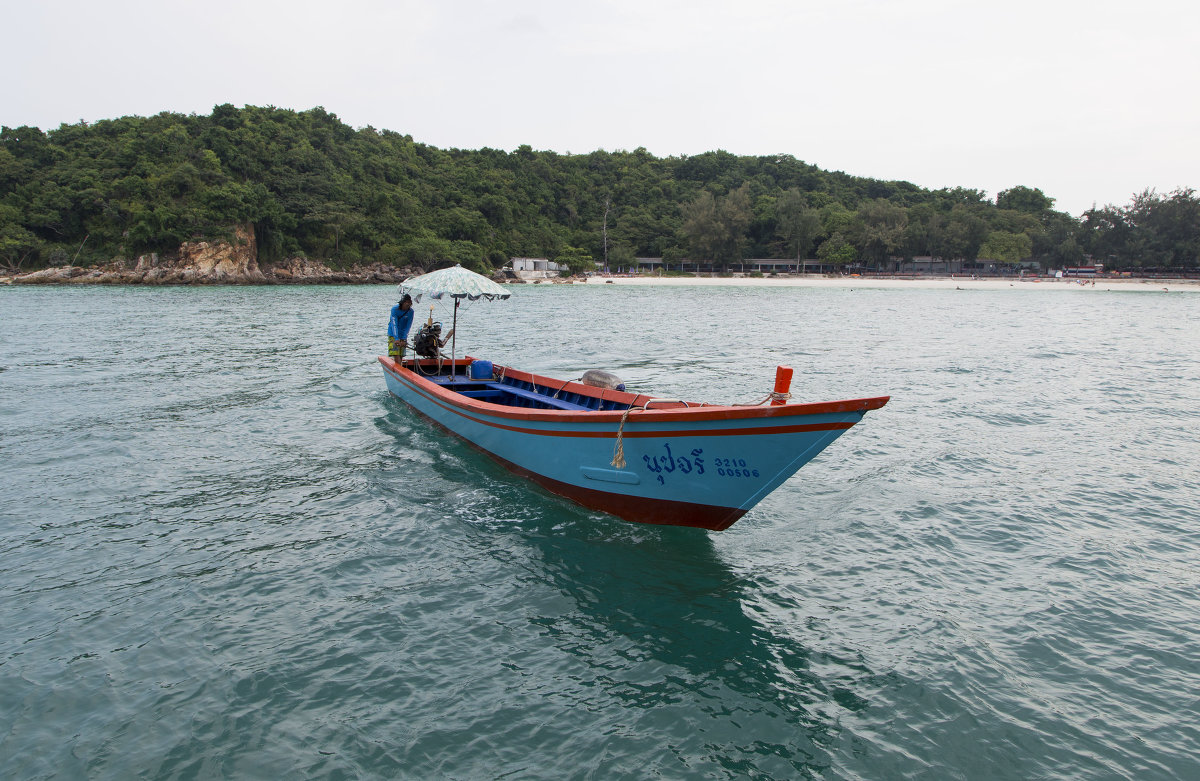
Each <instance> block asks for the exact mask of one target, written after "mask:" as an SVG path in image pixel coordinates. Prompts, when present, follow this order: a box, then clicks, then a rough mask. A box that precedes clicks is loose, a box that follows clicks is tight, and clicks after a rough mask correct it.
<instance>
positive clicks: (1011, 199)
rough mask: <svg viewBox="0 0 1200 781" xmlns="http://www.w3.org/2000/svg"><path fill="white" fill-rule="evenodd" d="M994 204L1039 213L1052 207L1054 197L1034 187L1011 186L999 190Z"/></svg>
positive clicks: (1014, 209) (1003, 207)
mask: <svg viewBox="0 0 1200 781" xmlns="http://www.w3.org/2000/svg"><path fill="white" fill-rule="evenodd" d="M996 206H997V207H998V208H1001V209H1012V210H1013V211H1018V212H1025V213H1026V214H1041V213H1042V212H1047V211H1050V210H1051V209H1052V208H1054V199H1053V198H1047V197H1046V194H1045V193H1043V192H1042V191H1041V190H1039V189H1037V188H1036V187H1020V186H1018V187H1013V188H1011V189H1008V190H1001V191H1000V192H999V193H998V194H997V195H996Z"/></svg>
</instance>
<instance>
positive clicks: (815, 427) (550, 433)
mask: <svg viewBox="0 0 1200 781" xmlns="http://www.w3.org/2000/svg"><path fill="white" fill-rule="evenodd" d="M392 375H393V376H395V377H396V379H397V380H399V381H400V382H405V383H406V384H407V385H408V387H409V388H411V389H412V390H413V391H414V392H415V393H419V394H421V395H422V396H424V397H425V398H426V399H428V400H429V401H430V402H432V403H434V404H436V405H438V406H439V407H441V408H442V409H444V410H446V411H447V412H452V413H454V414H455V415H458V416H459V417H463V418H466V419H467V420H470V421H473V422H475V423H479V424H481V425H484V426H491V427H492V428H498V429H502V430H504V431H515V432H517V433H519V434H536V435H538V436H544V437H572V438H576V439H597V438H598V439H612V438H613V437H615V436H616V435H617V430H616V429H615V428H614V429H613V430H612V431H560V430H556V429H542V428H524V427H521V426H508V425H505V424H503V423H497V422H495V421H493V420H487V419H484V418H478V417H475V416H474V415H469V414H467V413H466V412H464V411H463V410H462V409H460V408H459V406H458V405H457V404H449V403H445V402H444V401H443V399H442V398H440V397H439V396H435V395H433V394H431V393H428V392H427V391H425V390H424V389H423V388H418V387H417V386H415V385H413V384H412V383H409V382H406V380H405V378H404V377H401V376H399V375H397V374H396V373H395V372H392ZM468 401H469V399H468ZM487 414H489V415H490V414H492V413H491V412H490V411H489V412H488V413H487ZM593 414H594V413H593ZM620 416H621V415H620V413H617V416H616V419H612V420H610V421H609V422H611V423H618V422H619V420H620ZM576 417H579V416H576ZM558 420H561V418H560V419H557V420H556V421H555V422H558ZM584 420H586V421H587V422H589V423H593V422H596V420H595V418H584ZM636 422H638V423H642V422H646V419H645V418H644V417H641V416H640V415H639V418H638V420H637V421H636ZM853 426H854V424H853V423H846V422H835V423H793V424H791V425H788V426H755V427H753V428H728V429H720V428H716V429H655V430H651V431H646V430H637V429H628V430H626V431H624V432H622V436H625V437H629V438H631V439H634V438H638V437H692V436H709V437H724V436H741V435H745V434H796V433H799V432H802V431H839V430H844V429H848V428H851V427H853Z"/></svg>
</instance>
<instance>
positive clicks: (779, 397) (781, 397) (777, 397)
mask: <svg viewBox="0 0 1200 781" xmlns="http://www.w3.org/2000/svg"><path fill="white" fill-rule="evenodd" d="M791 397H792V394H790V393H778V392H776V391H771V392H770V393H768V394H767V396H766V398H764V399H763V400H762V401H751V402H742V403H739V404H734V405H733V406H735V407H757V406H759V405H762V404H766V403H767V402H768V401H787V400H788V399H790V398H791Z"/></svg>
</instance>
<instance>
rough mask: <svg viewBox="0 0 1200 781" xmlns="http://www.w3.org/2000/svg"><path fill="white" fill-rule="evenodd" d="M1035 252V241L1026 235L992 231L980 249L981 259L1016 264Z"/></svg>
mask: <svg viewBox="0 0 1200 781" xmlns="http://www.w3.org/2000/svg"><path fill="white" fill-rule="evenodd" d="M1032 252H1033V239H1031V238H1029V235H1028V234H1026V233H1006V232H1004V231H992V232H991V233H989V234H988V235H987V238H986V239H985V240H984V242H983V244H982V245H981V246H980V247H979V257H981V258H986V259H987V260H998V261H1000V262H1001V263H1010V264H1015V263H1019V262H1021V261H1022V260H1024V259H1026V258H1028V257H1029V256H1030V254H1031V253H1032Z"/></svg>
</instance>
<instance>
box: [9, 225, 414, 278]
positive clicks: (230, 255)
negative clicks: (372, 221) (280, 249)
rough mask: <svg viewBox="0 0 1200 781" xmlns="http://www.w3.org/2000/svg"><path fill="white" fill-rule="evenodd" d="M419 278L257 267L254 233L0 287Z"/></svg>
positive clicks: (312, 267) (289, 264) (378, 271)
mask: <svg viewBox="0 0 1200 781" xmlns="http://www.w3.org/2000/svg"><path fill="white" fill-rule="evenodd" d="M414 273H416V274H419V273H421V270H420V269H413V268H408V267H406V268H395V267H393V266H388V265H385V264H383V263H368V264H359V263H356V264H354V265H353V266H350V267H348V268H344V269H335V268H330V267H329V266H328V265H326V264H325V263H322V262H320V261H317V260H311V259H309V258H286V259H284V260H282V261H279V262H277V263H273V264H270V265H263V266H260V265H259V263H258V247H257V243H256V241H255V237H254V230H253V228H250V227H249V226H247V227H244V228H238V229H237V230H235V231H234V234H233V240H232V241H215V242H207V241H195V242H185V243H184V244H182V245H181V246H180V247H179V251H178V252H177V253H176V254H174V255H172V256H170V257H160V256H159V255H158V254H157V253H151V254H148V255H141V256H139V257H138V258H137V259H136V260H134V261H132V262H131V261H126V260H123V259H120V258H118V259H115V260H113V261H111V262H109V263H106V264H104V265H102V266H53V267H50V268H44V269H39V270H37V271H30V272H28V273H24V274H15V275H12V276H0V284H14V285H62V284H71V285H276V284H289V283H292V284H305V285H316V284H372V283H396V282H401V281H402V280H404V279H406V278H408V277H410V276H412V275H413V274H414Z"/></svg>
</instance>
